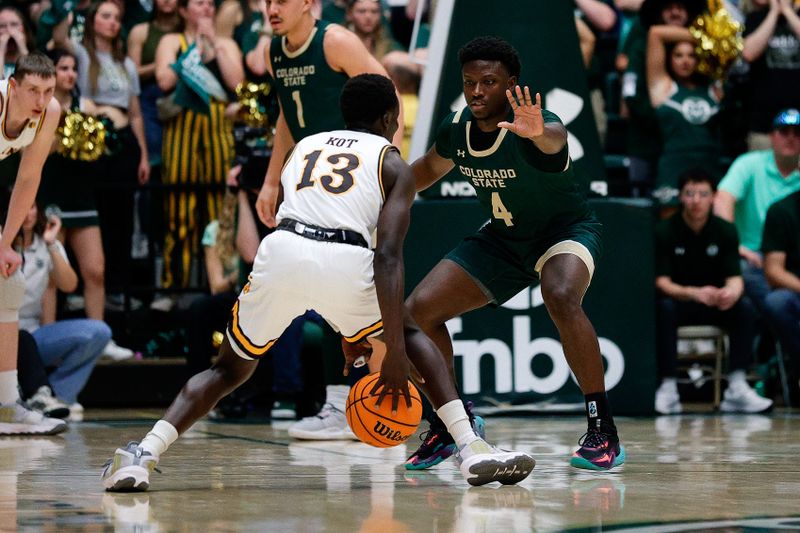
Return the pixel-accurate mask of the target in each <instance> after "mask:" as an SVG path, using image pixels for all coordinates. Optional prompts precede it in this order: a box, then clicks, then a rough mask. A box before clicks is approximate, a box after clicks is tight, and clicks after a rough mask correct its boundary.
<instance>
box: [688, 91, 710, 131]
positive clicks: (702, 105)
mask: <svg viewBox="0 0 800 533" xmlns="http://www.w3.org/2000/svg"><path fill="white" fill-rule="evenodd" d="M681 114H682V115H683V118H685V119H686V121H687V122H688V123H689V124H705V123H706V122H708V119H710V118H711V115H712V114H713V113H712V112H711V105H709V103H708V102H706V101H705V100H703V99H702V98H696V97H693V96H690V97H689V98H687V99H685V100H684V101H683V103H682V104H681Z"/></svg>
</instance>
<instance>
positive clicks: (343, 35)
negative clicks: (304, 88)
mask: <svg viewBox="0 0 800 533" xmlns="http://www.w3.org/2000/svg"><path fill="white" fill-rule="evenodd" d="M322 45H323V47H324V48H325V59H326V60H327V61H328V64H329V65H330V66H331V68H332V69H334V70H337V71H340V72H344V73H345V74H347V75H348V76H349V77H351V78H352V77H353V76H357V75H359V74H380V75H381V76H386V77H387V78H388V77H389V74H388V73H387V72H386V69H385V68H383V65H381V64H380V62H379V61H378V60H377V59H375V58H374V57H373V56H372V54H370V53H369V50H367V49H366V47H364V43H362V42H361V39H359V38H358V37H357V36H356V34H354V33H353V32H351V31H350V30H348V29H345V28H343V27H342V26H338V25H336V24H332V25H331V26H330V27H329V28H328V31H326V32H325V40H324V41H323V42H322ZM395 94H396V95H397V101H398V102H399V103H400V118H399V122H400V127H399V128H397V131H396V132H395V134H394V138H393V139H392V144H394V145H395V146H397V147H398V148H399V147H400V145H401V143H402V142H403V131H404V129H405V128H404V126H403V99H402V98H401V97H400V93H398V92H397V89H395Z"/></svg>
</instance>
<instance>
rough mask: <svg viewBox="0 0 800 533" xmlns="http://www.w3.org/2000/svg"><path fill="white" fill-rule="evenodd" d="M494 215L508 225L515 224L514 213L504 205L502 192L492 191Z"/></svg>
mask: <svg viewBox="0 0 800 533" xmlns="http://www.w3.org/2000/svg"><path fill="white" fill-rule="evenodd" d="M492 216H494V218H496V219H498V220H502V221H503V222H505V223H506V226H513V225H514V222H513V218H514V215H512V214H511V211H509V210H508V209H506V206H504V205H503V202H502V200H500V194H499V193H496V192H493V193H492Z"/></svg>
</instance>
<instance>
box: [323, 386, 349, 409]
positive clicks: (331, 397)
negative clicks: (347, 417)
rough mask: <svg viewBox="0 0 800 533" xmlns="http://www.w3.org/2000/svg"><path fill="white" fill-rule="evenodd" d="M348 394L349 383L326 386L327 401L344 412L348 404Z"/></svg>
mask: <svg viewBox="0 0 800 533" xmlns="http://www.w3.org/2000/svg"><path fill="white" fill-rule="evenodd" d="M348 394H350V387H349V386H348V385H328V386H327V387H325V401H326V402H328V403H329V404H331V405H332V406H334V407H335V408H337V409H338V410H339V411H341V412H343V413H344V410H345V405H346V404H347V395H348Z"/></svg>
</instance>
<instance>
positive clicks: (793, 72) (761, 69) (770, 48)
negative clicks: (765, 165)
mask: <svg viewBox="0 0 800 533" xmlns="http://www.w3.org/2000/svg"><path fill="white" fill-rule="evenodd" d="M753 4H754V6H755V7H756V10H755V11H753V12H751V13H750V14H748V15H747V18H746V20H745V29H744V36H745V39H744V49H743V50H742V56H743V57H744V59H745V60H746V61H747V62H748V63H750V88H751V92H750V95H749V105H748V115H749V125H748V126H749V132H750V133H749V135H748V147H749V148H750V150H768V149H769V148H770V144H771V143H770V138H769V135H768V133H769V131H770V126H771V120H772V118H773V117H774V116H775V115H776V114H777V112H778V111H779V110H781V109H786V108H796V109H797V108H800V16H798V13H800V5H798V4H797V3H796V2H793V0H753Z"/></svg>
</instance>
